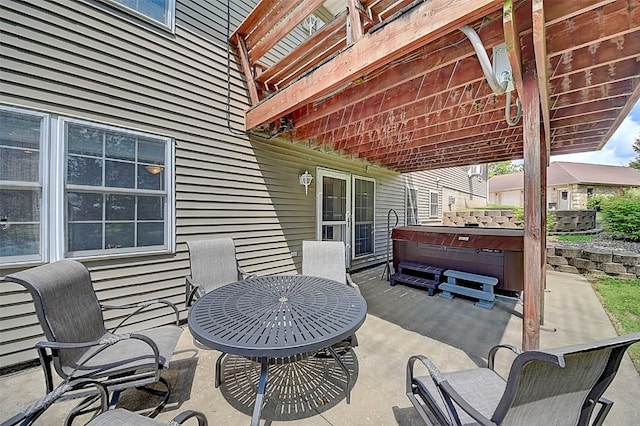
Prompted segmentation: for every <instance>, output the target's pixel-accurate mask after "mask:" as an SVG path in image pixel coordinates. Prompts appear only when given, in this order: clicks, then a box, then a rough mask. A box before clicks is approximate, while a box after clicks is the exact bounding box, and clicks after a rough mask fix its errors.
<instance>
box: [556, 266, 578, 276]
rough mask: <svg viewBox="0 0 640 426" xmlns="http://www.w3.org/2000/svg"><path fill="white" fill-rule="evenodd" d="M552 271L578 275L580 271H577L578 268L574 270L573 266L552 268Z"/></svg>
mask: <svg viewBox="0 0 640 426" xmlns="http://www.w3.org/2000/svg"><path fill="white" fill-rule="evenodd" d="M553 269H554V270H556V271H558V272H568V273H570V274H579V273H580V271H578V268H576V267H575V266H571V265H559V266H556V267H554V268H553Z"/></svg>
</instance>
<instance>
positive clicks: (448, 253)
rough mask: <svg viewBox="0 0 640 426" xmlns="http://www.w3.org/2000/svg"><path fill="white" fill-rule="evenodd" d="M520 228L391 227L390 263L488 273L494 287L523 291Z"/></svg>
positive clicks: (395, 266) (521, 236)
mask: <svg viewBox="0 0 640 426" xmlns="http://www.w3.org/2000/svg"><path fill="white" fill-rule="evenodd" d="M523 235H524V233H523V230H521V229H500V228H462V227H450V226H403V227H398V228H394V229H393V231H392V233H391V238H392V239H393V266H394V268H396V270H397V267H398V264H399V263H400V262H403V261H411V262H420V263H426V264H430V265H434V266H440V267H443V268H448V269H456V270H459V271H465V272H471V273H474V274H480V275H488V276H492V277H496V278H497V279H498V285H497V286H496V289H498V290H505V291H518V292H519V291H522V290H523V271H524V258H523Z"/></svg>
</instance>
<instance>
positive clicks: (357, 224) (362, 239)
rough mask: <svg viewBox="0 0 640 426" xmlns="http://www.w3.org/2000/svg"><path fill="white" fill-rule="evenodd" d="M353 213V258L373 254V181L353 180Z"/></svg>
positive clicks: (356, 178)
mask: <svg viewBox="0 0 640 426" xmlns="http://www.w3.org/2000/svg"><path fill="white" fill-rule="evenodd" d="M353 187H354V194H353V204H354V206H353V211H354V213H355V218H354V224H353V228H354V240H353V251H354V253H353V254H354V257H358V256H364V255H367V254H373V251H374V229H375V228H374V225H375V220H374V218H375V205H374V199H375V190H376V183H375V181H373V180H369V179H364V178H360V177H355V176H354V178H353Z"/></svg>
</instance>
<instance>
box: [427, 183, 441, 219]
mask: <svg viewBox="0 0 640 426" xmlns="http://www.w3.org/2000/svg"><path fill="white" fill-rule="evenodd" d="M434 195H435V196H436V200H437V201H436V203H435V204H434V203H433V202H432V201H433V196H434ZM434 206H435V213H434V211H433V207H434ZM439 212H440V193H439V192H438V191H432V190H430V191H429V217H430V218H437V217H439Z"/></svg>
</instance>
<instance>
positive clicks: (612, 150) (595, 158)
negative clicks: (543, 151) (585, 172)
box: [551, 101, 640, 166]
mask: <svg viewBox="0 0 640 426" xmlns="http://www.w3.org/2000/svg"><path fill="white" fill-rule="evenodd" d="M639 136H640V101H638V102H637V103H636V105H635V106H634V107H633V109H632V110H631V113H630V114H629V115H628V116H627V118H625V119H624V121H623V122H622V124H621V125H620V127H618V130H616V132H615V133H614V134H613V136H611V139H609V141H608V142H607V144H606V145H605V146H604V147H603V148H602V149H601V150H600V151H592V152H583V153H580V154H567V155H553V156H551V161H572V162H575V163H591V164H611V165H614V166H627V165H629V162H630V161H631V160H633V159H634V158H635V157H636V153H635V151H634V150H633V148H632V145H633V142H634V141H635V140H636V138H637V137H639Z"/></svg>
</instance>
